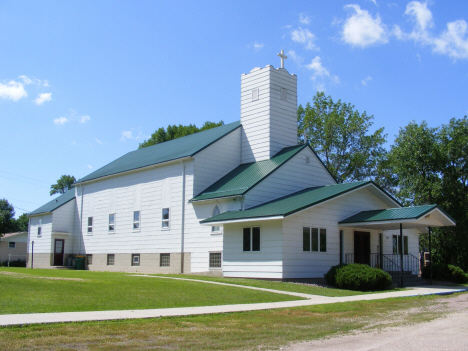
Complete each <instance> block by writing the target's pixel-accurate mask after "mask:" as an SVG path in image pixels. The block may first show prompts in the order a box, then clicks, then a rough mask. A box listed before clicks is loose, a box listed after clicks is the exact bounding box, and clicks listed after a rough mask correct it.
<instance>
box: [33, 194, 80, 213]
mask: <svg viewBox="0 0 468 351" xmlns="http://www.w3.org/2000/svg"><path fill="white" fill-rule="evenodd" d="M74 198H75V189H71V190H68V191H67V192H66V193H65V194H62V195H60V196H59V197H57V198H55V199H53V200H52V201H49V202H48V203H46V204H45V205H42V206H41V207H39V208H38V209H36V210H34V211H32V212H30V213H29V216H33V215H38V214H41V213H49V212H52V211H54V210H56V209H57V208H59V207H60V206H63V205H65V204H66V203H67V202H69V201H71V200H73V199H74Z"/></svg>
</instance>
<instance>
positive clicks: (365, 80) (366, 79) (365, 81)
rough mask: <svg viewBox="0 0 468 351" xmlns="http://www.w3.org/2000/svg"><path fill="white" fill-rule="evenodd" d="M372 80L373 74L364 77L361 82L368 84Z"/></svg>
mask: <svg viewBox="0 0 468 351" xmlns="http://www.w3.org/2000/svg"><path fill="white" fill-rule="evenodd" d="M371 80H372V77H371V76H367V77H366V78H364V79H363V80H361V83H362V85H364V86H366V85H367V82H370V81H371Z"/></svg>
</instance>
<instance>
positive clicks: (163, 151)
mask: <svg viewBox="0 0 468 351" xmlns="http://www.w3.org/2000/svg"><path fill="white" fill-rule="evenodd" d="M240 126H241V124H240V122H239V121H237V122H234V123H230V124H226V125H224V126H220V127H217V128H213V129H208V130H205V131H203V132H199V133H195V134H191V135H187V136H185V137H182V138H178V139H174V140H170V141H166V142H164V143H161V144H157V145H153V146H148V147H145V148H143V149H138V150H135V151H132V152H129V153H128V154H125V155H123V156H122V157H120V158H118V159H116V160H115V161H112V162H111V163H109V164H107V165H105V166H104V167H101V168H99V169H98V170H96V171H94V172H93V173H91V174H89V175H87V176H86V177H84V178H81V179H79V180H78V181H77V182H76V183H75V184H77V183H82V182H85V181H89V180H93V179H97V178H101V177H105V176H109V175H113V174H118V173H122V172H127V171H131V170H135V169H139V168H143V167H147V166H152V165H156V164H158V163H163V162H167V161H172V160H177V159H180V158H183V157H190V156H193V155H195V154H196V153H198V152H200V151H201V150H203V149H205V148H206V147H208V146H210V145H211V144H212V143H214V142H215V141H217V140H219V139H221V138H222V137H224V136H225V135H227V134H229V133H231V132H232V131H234V130H235V129H237V128H239V127H240Z"/></svg>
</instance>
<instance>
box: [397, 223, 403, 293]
mask: <svg viewBox="0 0 468 351" xmlns="http://www.w3.org/2000/svg"><path fill="white" fill-rule="evenodd" d="M399 244H400V245H397V247H398V246H399V247H400V258H401V280H400V284H401V287H403V273H404V270H403V223H400V242H399Z"/></svg>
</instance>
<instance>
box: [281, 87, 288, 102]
mask: <svg viewBox="0 0 468 351" xmlns="http://www.w3.org/2000/svg"><path fill="white" fill-rule="evenodd" d="M280 89H281V90H280V91H281V93H280V97H281V100H284V101H286V100H288V91H287V90H286V88H280Z"/></svg>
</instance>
